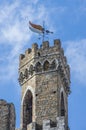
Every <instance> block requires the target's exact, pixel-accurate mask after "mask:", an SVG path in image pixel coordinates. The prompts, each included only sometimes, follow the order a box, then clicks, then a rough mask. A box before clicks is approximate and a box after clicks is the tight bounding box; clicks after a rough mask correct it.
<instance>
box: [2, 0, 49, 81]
mask: <svg viewBox="0 0 86 130" xmlns="http://www.w3.org/2000/svg"><path fill="white" fill-rule="evenodd" d="M37 2H38V0H35V3H34V8H33V6H32V3H30V2H29V4H27V5H24V6H23V5H22V2H21V1H15V2H14V3H11V4H9V3H7V2H6V4H4V5H3V4H2V5H0V9H1V10H0V28H1V29H0V48H2V47H3V50H5V53H3V52H1V56H2V57H1V58H0V62H1V63H2V65H1V64H0V73H1V75H0V81H2V82H4V80H5V81H6V80H8V81H10V80H13V77H16V76H17V71H18V59H19V58H18V57H19V54H20V53H21V52H22V50H23V49H24V46H26V45H27V43H28V42H31V41H30V40H31V36H32V33H31V32H30V31H29V28H28V21H29V20H31V21H37V20H39V23H40V22H41V19H43V18H44V17H45V14H46V8H45V7H44V6H43V5H40V6H39V8H38V9H37V8H36V7H35V4H36V3H37ZM47 16H48V15H46V19H47V20H48V17H47ZM5 46H6V47H7V49H6V47H5ZM29 46H30V44H29ZM4 48H5V49H4Z"/></svg>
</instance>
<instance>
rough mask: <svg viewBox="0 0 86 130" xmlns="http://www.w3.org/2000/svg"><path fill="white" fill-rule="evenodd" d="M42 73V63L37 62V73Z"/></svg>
mask: <svg viewBox="0 0 86 130" xmlns="http://www.w3.org/2000/svg"><path fill="white" fill-rule="evenodd" d="M41 71H42V67H41V63H40V62H37V63H36V72H41Z"/></svg>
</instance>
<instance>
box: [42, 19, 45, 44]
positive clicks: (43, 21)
mask: <svg viewBox="0 0 86 130" xmlns="http://www.w3.org/2000/svg"><path fill="white" fill-rule="evenodd" d="M44 38H45V21H43V39H42V42H44Z"/></svg>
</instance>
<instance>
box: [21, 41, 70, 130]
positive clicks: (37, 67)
mask: <svg viewBox="0 0 86 130" xmlns="http://www.w3.org/2000/svg"><path fill="white" fill-rule="evenodd" d="M19 83H20V85H21V88H22V102H21V128H23V129H25V130H29V129H30V130H32V126H33V123H35V128H34V129H37V130H42V129H43V130H45V129H46V128H47V126H49V130H50V129H51V127H58V129H57V130H59V128H60V126H59V125H61V121H62V122H64V124H65V127H64V129H62V130H67V128H68V100H67V97H68V94H70V87H69V86H70V68H69V65H68V64H67V59H66V57H65V56H64V50H63V48H62V47H61V42H60V40H59V39H55V40H54V45H53V46H50V45H49V42H48V41H44V42H43V43H42V46H41V47H40V48H38V44H37V43H34V44H32V48H28V49H27V50H26V51H25V54H21V55H20V58H19ZM60 120H61V121H60ZM31 124H32V126H31Z"/></svg>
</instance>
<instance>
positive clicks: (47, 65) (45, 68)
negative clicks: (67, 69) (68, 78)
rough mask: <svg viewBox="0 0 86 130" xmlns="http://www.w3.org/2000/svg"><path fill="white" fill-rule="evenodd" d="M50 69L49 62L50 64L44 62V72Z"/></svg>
mask: <svg viewBox="0 0 86 130" xmlns="http://www.w3.org/2000/svg"><path fill="white" fill-rule="evenodd" d="M49 67H50V64H49V62H48V61H45V62H44V66H43V69H44V71H48V70H49Z"/></svg>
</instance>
